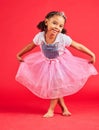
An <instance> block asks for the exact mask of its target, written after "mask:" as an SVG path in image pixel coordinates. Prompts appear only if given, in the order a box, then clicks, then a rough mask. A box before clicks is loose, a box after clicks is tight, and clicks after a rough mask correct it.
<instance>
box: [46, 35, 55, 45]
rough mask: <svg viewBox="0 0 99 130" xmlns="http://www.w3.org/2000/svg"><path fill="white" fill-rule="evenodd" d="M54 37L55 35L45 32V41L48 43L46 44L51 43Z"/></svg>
mask: <svg viewBox="0 0 99 130" xmlns="http://www.w3.org/2000/svg"><path fill="white" fill-rule="evenodd" d="M55 39H56V36H55V35H53V34H49V33H45V41H46V42H47V43H48V44H52V43H53V42H54V41H55Z"/></svg>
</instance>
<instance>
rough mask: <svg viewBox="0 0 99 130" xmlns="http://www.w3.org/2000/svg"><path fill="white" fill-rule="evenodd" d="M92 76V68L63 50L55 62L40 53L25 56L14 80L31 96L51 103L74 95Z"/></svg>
mask: <svg viewBox="0 0 99 130" xmlns="http://www.w3.org/2000/svg"><path fill="white" fill-rule="evenodd" d="M96 74H97V70H96V69H95V67H94V66H93V65H92V64H89V63H88V61H87V60H85V59H83V58H79V57H76V56H73V55H72V54H71V53H70V51H69V50H67V49H66V51H65V52H64V54H62V55H60V56H59V57H57V58H55V59H47V58H46V57H45V56H44V55H43V53H42V52H35V53H32V54H29V55H28V56H26V57H25V58H24V62H21V63H20V66H19V69H18V72H17V74H16V77H15V78H16V80H17V81H18V82H19V83H21V84H22V85H24V86H25V87H26V88H28V89H29V90H30V91H31V92H32V93H34V94H35V95H37V96H39V97H41V98H44V99H55V98H61V97H63V96H67V95H71V94H74V93H76V92H77V91H79V90H80V89H81V88H82V87H83V86H84V84H85V83H86V81H87V80H88V78H89V77H90V76H91V75H96Z"/></svg>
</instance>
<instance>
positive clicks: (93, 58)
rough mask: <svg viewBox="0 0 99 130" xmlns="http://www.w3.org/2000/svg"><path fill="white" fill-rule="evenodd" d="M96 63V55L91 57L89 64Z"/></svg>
mask: <svg viewBox="0 0 99 130" xmlns="http://www.w3.org/2000/svg"><path fill="white" fill-rule="evenodd" d="M95 61H96V57H95V55H93V56H92V57H91V59H90V61H89V63H91V64H94V63H95Z"/></svg>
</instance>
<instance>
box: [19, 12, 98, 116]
mask: <svg viewBox="0 0 99 130" xmlns="http://www.w3.org/2000/svg"><path fill="white" fill-rule="evenodd" d="M65 22H66V17H65V15H64V13H62V12H58V11H53V12H50V13H48V14H47V15H46V17H45V20H44V21H42V22H40V23H39V24H38V26H37V27H38V28H39V29H40V30H41V32H39V33H38V34H37V35H36V36H35V37H34V39H33V41H32V42H31V43H29V44H28V45H27V46H26V47H25V48H23V49H22V50H21V51H20V52H19V53H18V54H17V59H18V60H19V61H20V62H21V64H20V67H19V69H18V72H17V75H16V80H17V81H18V82H20V83H21V84H22V85H24V86H26V87H27V88H28V89H29V90H30V91H32V92H33V93H34V94H35V95H37V96H39V97H41V98H44V99H51V101H50V106H49V108H48V111H47V113H46V114H45V115H44V117H53V116H54V108H55V106H56V104H57V103H58V104H59V105H60V107H61V108H62V115H65V116H70V115H71V113H70V112H69V110H68V108H67V107H66V105H65V102H64V99H63V97H64V96H67V95H71V94H74V93H76V92H77V91H79V90H80V89H81V88H82V87H83V86H84V84H85V83H86V81H87V79H88V78H89V77H90V76H91V75H96V74H97V70H96V69H95V67H94V66H93V64H91V63H95V54H94V53H93V52H92V51H91V50H89V49H88V48H86V47H85V46H84V45H82V44H80V43H77V42H76V41H73V40H72V39H71V38H70V37H69V36H68V35H66V34H64V33H65V32H66V31H65V29H64V25H65ZM38 45H39V46H40V48H41V51H39V52H35V53H32V54H29V55H28V56H26V57H25V58H24V59H23V58H22V56H23V54H25V53H27V52H29V51H31V50H32V49H34V48H35V47H37V46H38ZM69 46H70V47H73V48H75V49H77V50H79V51H82V52H84V53H86V54H88V55H89V56H90V59H89V61H88V60H86V59H82V58H79V57H76V56H73V55H72V54H71V53H70V51H69V50H68V49H67V47H69Z"/></svg>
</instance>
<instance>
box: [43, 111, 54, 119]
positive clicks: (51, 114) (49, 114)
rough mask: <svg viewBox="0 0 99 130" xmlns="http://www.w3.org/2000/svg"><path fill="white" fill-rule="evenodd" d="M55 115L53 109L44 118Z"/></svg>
mask: <svg viewBox="0 0 99 130" xmlns="http://www.w3.org/2000/svg"><path fill="white" fill-rule="evenodd" d="M53 116H54V113H53V111H48V112H47V113H46V114H45V115H44V116H43V117H44V118H50V117H53Z"/></svg>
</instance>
